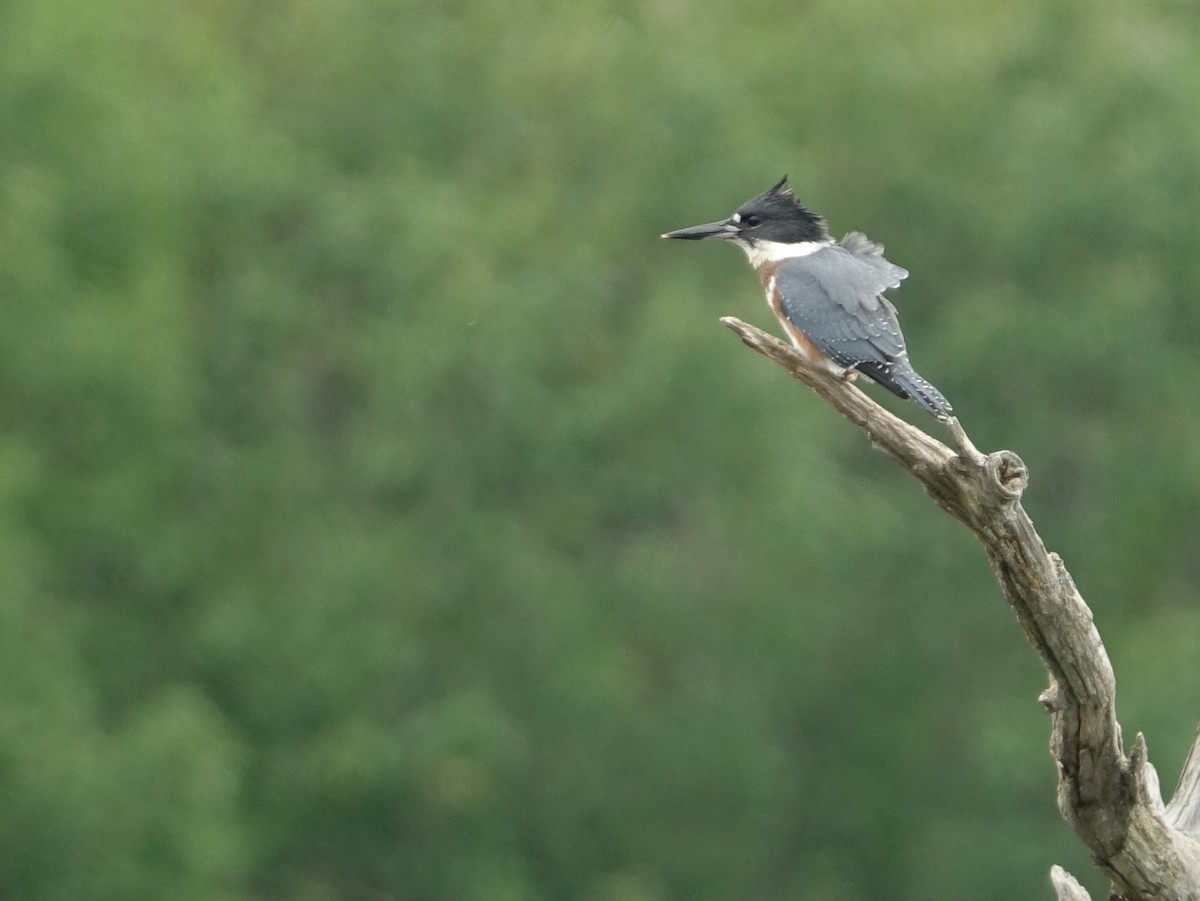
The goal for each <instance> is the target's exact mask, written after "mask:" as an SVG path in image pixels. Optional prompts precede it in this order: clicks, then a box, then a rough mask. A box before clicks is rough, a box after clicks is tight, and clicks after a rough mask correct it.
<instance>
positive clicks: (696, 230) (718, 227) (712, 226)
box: [662, 219, 738, 241]
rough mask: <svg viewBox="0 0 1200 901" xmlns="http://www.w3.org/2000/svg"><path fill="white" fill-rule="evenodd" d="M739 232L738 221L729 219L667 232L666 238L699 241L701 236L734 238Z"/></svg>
mask: <svg viewBox="0 0 1200 901" xmlns="http://www.w3.org/2000/svg"><path fill="white" fill-rule="evenodd" d="M737 233H738V227H737V223H735V222H731V221H730V220H728V219H722V220H721V221H720V222H709V223H707V224H706V225H693V226H692V227H691V228H680V229H676V230H675V231H673V232H667V233H666V234H665V235H663V236H662V237H664V238H680V239H682V240H684V241H699V240H700V239H701V238H725V239H728V238H732V237H733V236H734V235H736V234H737Z"/></svg>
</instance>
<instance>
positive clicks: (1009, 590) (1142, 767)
mask: <svg viewBox="0 0 1200 901" xmlns="http://www.w3.org/2000/svg"><path fill="white" fill-rule="evenodd" d="M721 323H722V324H723V325H725V326H726V327H727V328H729V329H731V330H732V331H734V332H736V333H737V335H738V336H739V337H740V338H741V339H742V341H743V342H745V343H746V344H747V345H749V346H750V347H752V348H753V349H754V350H756V351H758V352H759V353H761V354H763V355H764V356H766V357H769V358H770V359H772V360H774V361H775V362H777V363H779V364H780V365H781V366H783V367H784V368H785V369H787V370H788V371H789V372H790V373H791V374H792V375H793V376H794V377H795V378H797V379H798V380H799V381H801V382H803V383H804V384H806V385H808V386H809V387H810V388H812V389H813V390H814V391H816V392H817V394H819V395H820V396H821V397H823V398H824V399H825V400H826V401H828V402H829V404H830V405H831V406H832V407H833V408H834V409H835V410H837V411H838V412H839V413H841V414H842V416H844V417H845V418H846V419H848V420H850V421H851V422H852V423H854V424H855V425H856V426H858V427H859V428H860V429H862V430H863V432H865V433H866V435H867V437H868V438H870V440H871V443H872V444H874V445H875V446H876V447H877V448H879V449H880V450H881V451H883V452H884V453H885V454H887V455H888V456H889V457H891V458H892V459H893V460H895V461H896V462H897V463H899V464H900V465H901V466H903V467H904V468H905V469H907V470H908V471H909V472H910V473H912V474H913V475H914V476H916V477H917V479H918V480H919V481H920V482H921V484H922V485H923V486H924V487H925V491H926V492H927V493H928V494H929V496H930V497H931V498H932V499H933V500H934V502H935V503H937V505H938V506H939V507H941V508H942V509H943V510H945V511H946V512H947V513H949V514H950V515H951V516H953V517H954V518H955V519H957V520H958V521H959V522H961V523H962V524H963V525H965V526H966V527H967V528H968V529H969V530H970V531H971V532H972V533H973V534H974V535H975V537H976V538H977V539H978V540H979V542H980V544H981V545H982V546H983V550H984V553H985V554H986V555H987V559H988V563H989V564H990V565H991V568H992V572H993V574H994V575H995V576H996V580H997V581H998V582H999V583H1000V589H1001V591H1002V592H1003V593H1004V597H1005V599H1006V600H1007V601H1008V604H1009V606H1010V607H1011V608H1012V611H1013V613H1014V614H1015V615H1016V618H1017V622H1018V623H1019V624H1020V626H1021V630H1022V631H1023V632H1024V633H1025V637H1026V639H1027V640H1028V641H1029V644H1030V646H1031V647H1032V648H1033V650H1034V651H1035V652H1036V653H1037V655H1038V657H1039V658H1040V659H1041V661H1042V664H1043V665H1044V666H1045V668H1046V671H1047V673H1048V674H1049V677H1050V687H1049V688H1047V689H1046V690H1045V691H1044V692H1043V693H1042V695H1041V697H1040V698H1039V700H1040V702H1041V703H1042V706H1043V707H1044V708H1045V709H1046V711H1047V712H1048V713H1049V714H1050V717H1051V722H1052V731H1051V738H1050V750H1051V754H1052V756H1053V758H1054V761H1055V764H1056V765H1057V768H1058V807H1059V810H1060V811H1061V812H1062V815H1063V817H1064V818H1065V819H1066V821H1067V822H1068V823H1069V824H1070V826H1071V828H1072V829H1073V830H1074V831H1075V834H1076V835H1077V836H1078V837H1079V838H1080V840H1081V841H1082V842H1083V843H1084V845H1085V846H1086V847H1087V849H1088V851H1089V852H1091V855H1092V859H1093V860H1094V861H1095V863H1096V866H1097V867H1099V868H1100V870H1101V871H1102V872H1103V873H1104V874H1105V875H1106V876H1107V877H1108V878H1109V880H1111V882H1112V887H1113V893H1114V895H1115V896H1116V897H1118V898H1124V899H1128V901H1149V899H1172V901H1200V735H1198V736H1197V741H1196V744H1195V745H1193V747H1192V751H1191V754H1190V755H1189V757H1188V760H1187V763H1186V764H1185V765H1184V769H1183V776H1182V777H1181V779H1180V784H1179V788H1178V789H1177V791H1176V792H1175V796H1174V797H1173V798H1172V800H1171V803H1170V804H1169V805H1164V804H1163V801H1162V796H1161V794H1160V792H1159V786H1158V776H1157V775H1156V774H1155V771H1154V768H1153V767H1152V766H1151V765H1150V763H1149V761H1148V760H1147V757H1146V743H1145V740H1144V739H1143V737H1142V736H1141V734H1139V735H1138V736H1137V738H1136V739H1135V741H1134V746H1133V750H1132V751H1131V753H1130V754H1129V756H1126V755H1125V751H1124V746H1123V743H1122V740H1121V727H1120V725H1119V724H1118V722H1117V716H1116V703H1115V702H1116V679H1115V677H1114V675H1113V670H1112V665H1111V663H1110V662H1109V659H1108V653H1107V652H1106V651H1105V649H1104V644H1103V642H1101V640H1100V633H1099V632H1097V631H1096V626H1095V624H1094V623H1093V621H1092V611H1091V610H1090V609H1088V606H1087V604H1086V603H1084V600H1083V598H1082V597H1081V596H1080V594H1079V592H1078V590H1077V589H1076V588H1075V583H1074V581H1073V580H1072V579H1071V576H1070V573H1068V572H1067V568H1066V567H1065V566H1064V565H1063V562H1062V560H1061V559H1060V558H1059V556H1058V555H1057V554H1054V553H1051V552H1048V551H1047V550H1046V546H1045V545H1044V544H1043V543H1042V539H1041V537H1040V536H1039V535H1038V533H1037V530H1036V529H1035V528H1034V525H1033V522H1032V521H1031V520H1030V518H1029V516H1028V515H1027V514H1026V513H1025V510H1024V509H1023V508H1022V506H1021V495H1022V493H1023V492H1024V490H1025V487H1026V485H1027V484H1028V480H1029V477H1028V472H1027V471H1026V468H1025V464H1024V463H1023V462H1022V461H1021V459H1020V458H1019V457H1018V456H1017V455H1016V454H1014V453H1013V452H1012V451H1007V450H1001V451H995V452H993V453H990V454H982V453H980V452H979V451H978V450H977V449H976V448H975V446H974V445H973V444H972V443H971V441H970V439H969V438H968V437H967V435H966V432H965V431H963V429H962V427H961V425H960V424H959V422H958V420H957V419H951V420H950V421H949V422H948V423H947V428H948V430H949V432H950V437H951V440H952V442H953V444H954V446H955V449H954V450H951V449H950V448H949V447H947V446H946V445H945V444H943V443H942V442H940V441H938V440H936V439H934V438H932V437H930V436H929V435H927V434H925V433H924V432H923V431H921V430H920V429H918V428H916V427H914V426H911V425H909V424H908V423H907V422H904V421H903V420H901V419H899V418H897V417H896V416H893V415H892V414H891V413H889V412H888V411H886V410H884V409H883V408H882V407H880V406H879V405H878V404H876V403H875V402H874V401H873V400H871V399H870V398H869V397H867V396H866V395H865V394H863V393H862V392H861V391H859V390H858V389H857V388H855V387H854V386H853V385H852V384H850V383H849V382H846V381H843V380H841V379H838V378H837V377H836V376H833V375H831V374H829V373H827V372H825V371H823V370H820V369H816V368H814V367H811V366H809V365H808V364H807V363H805V361H804V359H803V358H802V357H801V356H800V355H799V354H798V353H796V351H795V350H793V349H792V347H791V346H790V345H788V344H785V343H784V342H782V341H780V340H778V339H777V338H774V337H772V336H771V335H768V334H767V333H765V332H763V331H761V330H759V329H757V328H755V327H754V326H752V325H748V324H746V323H745V322H742V321H741V320H739V319H734V318H732V317H726V318H724V319H722V320H721ZM931 421H932V420H931ZM1051 878H1052V883H1053V885H1054V888H1055V891H1056V892H1057V893H1058V897H1059V898H1060V899H1074V901H1078V899H1086V898H1087V892H1086V891H1085V890H1084V889H1083V888H1082V887H1081V886H1080V885H1079V883H1078V882H1076V881H1075V879H1074V878H1073V877H1071V876H1070V874H1068V873H1066V872H1064V871H1063V870H1062V869H1061V868H1059V867H1055V868H1054V869H1053V870H1052V872H1051Z"/></svg>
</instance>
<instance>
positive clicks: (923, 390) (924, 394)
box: [855, 358, 954, 420]
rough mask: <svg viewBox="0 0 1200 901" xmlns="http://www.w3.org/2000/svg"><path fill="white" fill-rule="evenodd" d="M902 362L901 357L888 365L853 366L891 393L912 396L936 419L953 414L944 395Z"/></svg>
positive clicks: (865, 364)
mask: <svg viewBox="0 0 1200 901" xmlns="http://www.w3.org/2000/svg"><path fill="white" fill-rule="evenodd" d="M902 362H906V361H904V360H903V358H902V359H901V360H898V361H897V362H896V363H895V364H893V365H891V366H888V367H883V366H879V365H873V364H871V363H860V364H858V366H857V367H855V368H857V369H858V370H859V371H860V372H862V373H863V375H865V376H867V377H868V378H870V379H872V380H873V381H876V382H878V383H879V384H880V385H882V386H883V387H884V388H887V389H888V391H891V392H892V393H893V394H895V395H897V396H899V397H905V398H912V399H913V400H915V401H916V402H917V403H918V404H920V405H921V406H922V407H924V408H925V409H926V410H928V411H929V412H930V413H932V414H933V415H934V416H936V417H937V418H938V419H941V420H946V419H949V418H950V417H951V416H953V415H954V408H953V407H951V406H950V401H948V400H946V397H945V395H944V394H942V392H940V391H938V389H937V388H935V387H933V385H931V384H929V382H927V381H925V379H923V378H922V377H921V376H920V375H918V374H917V371H916V370H915V369H913V368H912V366H907V365H903V366H902V365H901V363H902Z"/></svg>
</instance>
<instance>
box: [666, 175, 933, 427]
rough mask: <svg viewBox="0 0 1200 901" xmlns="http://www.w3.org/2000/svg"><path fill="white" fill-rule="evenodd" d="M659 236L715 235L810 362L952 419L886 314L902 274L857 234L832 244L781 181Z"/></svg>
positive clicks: (820, 222)
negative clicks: (737, 256) (726, 213)
mask: <svg viewBox="0 0 1200 901" xmlns="http://www.w3.org/2000/svg"><path fill="white" fill-rule="evenodd" d="M663 237H664V238H679V239H683V240H687V241H695V240H699V239H701V238H715V239H717V240H722V241H729V242H731V243H733V244H736V245H737V246H738V247H740V248H742V250H744V251H745V252H746V256H747V257H748V258H749V259H750V265H751V266H753V267H754V271H755V272H756V273H758V279H759V281H760V282H762V286H763V290H764V291H766V294H767V305H768V306H769V307H770V308H771V312H772V313H774V314H775V317H776V318H777V319H778V320H779V322H780V324H781V325H782V326H783V329H784V331H785V332H786V333H787V335H788V337H789V338H791V340H792V344H793V345H795V347H796V350H797V351H799V353H800V355H801V356H802V357H803V358H804V359H805V360H806V361H807V362H808V363H809V364H811V365H814V366H817V367H819V368H822V369H824V370H826V371H828V372H831V373H833V374H835V375H836V376H837V377H838V378H841V379H846V380H849V379H853V378H855V377H856V376H857V375H858V374H859V373H861V374H863V375H865V376H866V377H867V378H869V379H871V380H872V381H874V382H878V383H879V384H880V385H882V386H883V387H884V388H886V389H887V390H888V391H891V392H892V393H893V394H895V395H897V396H899V397H903V398H912V399H913V400H915V401H916V402H917V403H918V404H920V405H921V406H922V407H924V408H925V409H926V410H928V411H929V412H930V413H932V414H933V415H934V416H936V417H937V418H938V419H940V420H943V421H945V420H947V419H949V418H950V417H951V415H953V412H954V411H953V408H951V406H950V402H949V401H948V400H946V398H945V397H944V396H943V395H942V392H940V391H938V389H937V388H935V387H933V385H931V384H929V382H927V381H925V379H923V378H922V377H921V376H919V375H918V374H917V371H916V370H915V369H913V367H912V364H911V363H910V362H909V361H908V350H907V349H906V348H905V346H904V335H902V334H901V333H900V323H899V321H898V320H897V318H896V308H895V307H894V306H892V304H891V301H889V300H888V299H887V298H886V297H884V296H883V293H884V292H885V291H887V290H888V289H889V288H898V287H899V286H900V282H901V281H902V280H904V279H905V278H907V277H908V271H907V270H905V269H901V268H900V267H899V266H897V265H895V264H894V263H890V262H888V260H886V259H885V258H884V256H883V245H881V244H876V243H874V242H873V241H871V240H870V239H868V238H867V236H866V235H864V234H862V233H861V232H850V233H848V234H847V235H846V236H845V237H844V238H842V240H840V241H834V240H833V238H831V237H830V235H829V229H828V227H827V226H826V224H825V219H824V218H823V217H822V216H821V215H819V214H818V213H814V212H813V211H812V210H810V209H808V208H807V207H805V206H804V205H803V204H802V203H800V201H798V200H797V199H796V197H795V195H794V194H793V193H792V188H791V186H790V185H789V184H788V180H787V176H786V175H785V176H784V177H783V178H782V179H780V180H779V183H778V184H776V185H774V186H773V187H771V188H768V189H767V190H766V191H764V192H763V193H761V194H759V195H758V196H757V197H754V198H752V199H750V200H748V201H746V202H745V203H743V204H742V205H741V206H740V207H738V209H737V212H735V213H734V214H733V215H732V216H730V217H729V218H728V219H722V220H721V221H720V222H710V223H708V224H706V225H695V226H692V227H691V228H681V229H678V230H677V231H671V232H667V233H666V234H665V235H663Z"/></svg>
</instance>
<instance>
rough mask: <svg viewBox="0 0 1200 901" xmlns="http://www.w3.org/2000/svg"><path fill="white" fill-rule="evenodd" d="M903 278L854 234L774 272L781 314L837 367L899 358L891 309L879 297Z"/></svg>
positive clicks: (901, 346) (900, 340) (874, 248)
mask: <svg viewBox="0 0 1200 901" xmlns="http://www.w3.org/2000/svg"><path fill="white" fill-rule="evenodd" d="M907 275H908V273H907V272H906V271H905V270H903V269H901V268H900V267H899V266H895V265H893V264H891V263H889V262H888V261H887V260H885V259H884V258H883V248H881V247H879V246H878V245H876V244H872V243H871V242H870V241H868V240H867V239H866V238H864V237H863V236H862V235H860V234H858V233H857V232H852V233H851V234H849V235H847V236H846V237H845V238H843V239H842V243H840V244H830V245H829V246H828V247H825V248H822V249H821V250H818V251H817V252H816V253H811V254H809V255H808V256H803V257H794V258H792V259H790V260H787V261H786V262H784V263H783V265H782V266H780V267H779V271H778V272H777V273H776V275H775V285H776V288H777V289H778V291H779V295H780V298H779V300H780V308H781V310H782V312H783V314H784V315H785V316H787V318H788V319H790V320H791V321H792V322H793V323H794V324H795V325H796V326H797V327H798V328H799V329H800V330H801V331H802V332H804V334H805V335H807V336H808V338H809V340H811V341H812V342H813V343H814V344H815V345H816V346H817V347H818V348H820V350H821V351H822V352H823V353H824V354H825V355H826V356H828V357H829V358H830V359H831V360H833V361H834V362H835V363H837V364H838V365H839V366H845V367H853V366H857V364H859V363H879V364H888V363H891V362H892V361H893V360H895V359H896V358H897V357H899V356H901V355H902V354H903V353H904V337H903V335H901V333H900V323H899V322H898V321H897V319H896V309H895V307H893V306H892V305H891V304H890V303H889V302H888V301H887V299H886V298H885V297H884V296H883V292H884V291H886V290H887V289H888V288H894V287H896V286H898V285H899V284H900V282H901V280H902V279H904V277H905V276H907Z"/></svg>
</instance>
